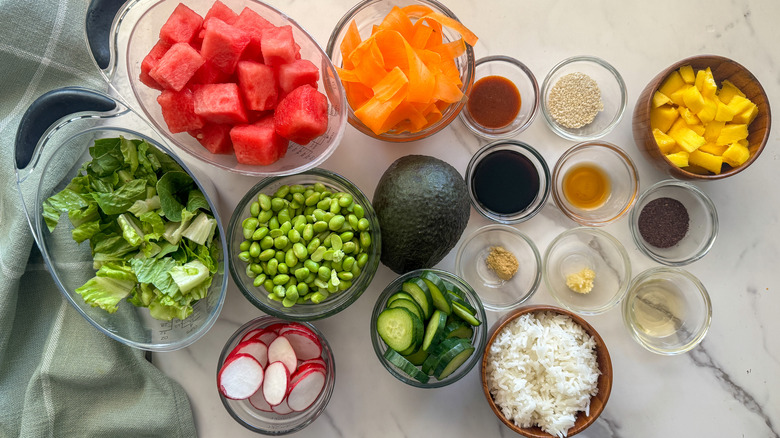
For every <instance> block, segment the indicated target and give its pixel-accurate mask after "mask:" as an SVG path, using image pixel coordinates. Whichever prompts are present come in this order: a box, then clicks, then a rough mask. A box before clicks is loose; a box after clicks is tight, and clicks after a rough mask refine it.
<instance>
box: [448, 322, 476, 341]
mask: <svg viewBox="0 0 780 438" xmlns="http://www.w3.org/2000/svg"><path fill="white" fill-rule="evenodd" d="M473 335H474V329H472V328H471V326H470V325H468V324H466V323H465V322H463V321H452V322H449V323H447V326H446V327H444V338H445V339H447V338H462V339H471V337H472V336H473Z"/></svg>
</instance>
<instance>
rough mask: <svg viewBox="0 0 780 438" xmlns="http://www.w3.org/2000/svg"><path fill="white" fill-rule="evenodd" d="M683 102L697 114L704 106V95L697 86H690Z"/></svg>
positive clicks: (684, 94)
mask: <svg viewBox="0 0 780 438" xmlns="http://www.w3.org/2000/svg"><path fill="white" fill-rule="evenodd" d="M682 98H683V102H684V103H685V106H687V107H688V109H690V110H691V112H692V113H694V114H696V113H698V112H699V111H701V110H702V108H704V96H702V95H701V93H700V92H699V89H698V88H696V87H689V88H688V89H687V90H685V92H684V93H683V96H682Z"/></svg>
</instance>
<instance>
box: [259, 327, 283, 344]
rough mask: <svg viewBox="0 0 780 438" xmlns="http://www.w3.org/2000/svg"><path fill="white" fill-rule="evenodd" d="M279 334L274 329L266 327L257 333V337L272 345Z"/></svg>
mask: <svg viewBox="0 0 780 438" xmlns="http://www.w3.org/2000/svg"><path fill="white" fill-rule="evenodd" d="M278 336H279V335H278V334H277V333H276V332H275V331H273V330H268V329H265V330H263V331H261V332H260V333H258V334H256V335H255V339H257V340H259V341H262V342H263V344H265V345H271V342H273V341H274V339H276V338H277V337H278Z"/></svg>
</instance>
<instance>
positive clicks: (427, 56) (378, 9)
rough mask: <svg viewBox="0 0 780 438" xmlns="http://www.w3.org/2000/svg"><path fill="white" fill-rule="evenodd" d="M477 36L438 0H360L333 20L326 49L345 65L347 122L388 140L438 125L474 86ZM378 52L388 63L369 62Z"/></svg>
mask: <svg viewBox="0 0 780 438" xmlns="http://www.w3.org/2000/svg"><path fill="white" fill-rule="evenodd" d="M476 41H477V37H476V35H474V34H473V33H472V32H471V31H469V30H468V28H466V27H465V26H464V25H463V24H461V22H460V21H459V20H458V18H457V17H456V16H455V14H454V13H453V12H452V11H450V10H449V9H448V8H447V7H446V6H444V5H443V4H441V3H439V2H438V1H436V0H364V1H361V2H360V3H358V4H357V5H355V6H354V7H353V8H352V9H350V10H349V11H348V12H347V13H346V14H345V15H344V16H343V17H342V18H341V20H340V21H339V22H338V24H336V27H335V29H334V30H333V32H332V33H331V35H330V39H329V40H328V45H327V47H326V51H327V53H328V56H329V57H330V59H331V60H332V61H333V63H334V64H335V65H336V66H338V67H339V68H340V70H339V72H338V73H339V75H340V76H339V77H340V79H341V81H342V82H343V85H344V88H345V92H346V97H347V102H348V112H349V123H350V124H351V125H352V126H354V127H355V128H357V129H358V130H359V131H360V132H362V133H364V134H366V135H368V136H370V137H373V138H377V139H380V140H384V141H391V142H408V141H414V140H420V139H423V138H426V137H428V136H431V135H433V134H435V133H437V132H439V131H441V130H442V129H444V128H445V127H447V126H448V125H449V124H450V122H452V121H453V120H454V119H455V118H456V117H457V116H458V114H459V113H460V111H461V110H462V109H463V106H464V105H465V103H466V98H465V96H468V95H469V93H470V92H471V88H472V86H473V85H474V69H475V58H474V50H473V48H472V46H473V45H474V44H475V43H476ZM365 47H371V50H364V48H365ZM378 53H379V54H381V55H377V54H378ZM379 58H381V59H382V61H381V62H382V63H383V64H384V67H385V68H375V69H371V68H364V67H365V66H372V65H376V63H377V61H378V60H379ZM364 60H365V61H367V62H363V61H364ZM410 65H414V66H416V67H417V68H415V69H410V68H409V66H410ZM356 66H361V67H357V68H356Z"/></svg>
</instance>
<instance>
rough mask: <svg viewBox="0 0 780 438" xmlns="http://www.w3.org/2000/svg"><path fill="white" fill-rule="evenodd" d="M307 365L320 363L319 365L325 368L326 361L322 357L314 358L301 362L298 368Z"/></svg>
mask: <svg viewBox="0 0 780 438" xmlns="http://www.w3.org/2000/svg"><path fill="white" fill-rule="evenodd" d="M307 363H318V364H320V365H322V366H323V367H325V359H323V358H321V357H317V358H314V359H309V360H304V361H301V362H300V363H299V364H298V368H300V367H301V366H303V365H306V364H307Z"/></svg>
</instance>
